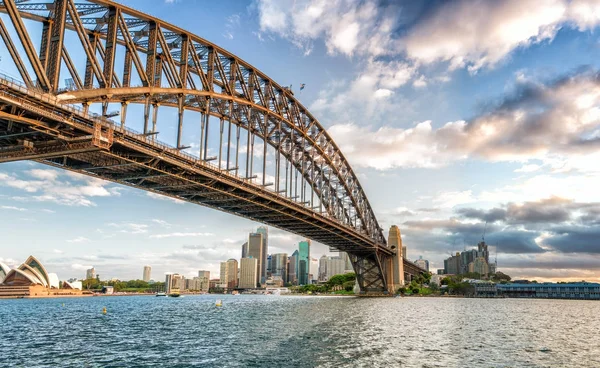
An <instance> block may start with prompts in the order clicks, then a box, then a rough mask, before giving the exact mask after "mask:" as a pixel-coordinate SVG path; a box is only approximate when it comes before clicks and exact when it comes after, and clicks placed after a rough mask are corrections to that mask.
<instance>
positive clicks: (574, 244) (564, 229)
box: [544, 226, 600, 253]
mask: <svg viewBox="0 0 600 368" xmlns="http://www.w3.org/2000/svg"><path fill="white" fill-rule="evenodd" d="M551 231H552V236H551V237H550V238H548V239H545V241H544V243H545V244H547V245H549V246H551V247H552V248H554V249H555V250H558V251H560V252H563V253H600V227H586V226H561V227H555V228H552V229H551Z"/></svg>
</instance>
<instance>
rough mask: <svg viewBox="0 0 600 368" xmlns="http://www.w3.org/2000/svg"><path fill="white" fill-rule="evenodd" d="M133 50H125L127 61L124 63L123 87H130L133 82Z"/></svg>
mask: <svg viewBox="0 0 600 368" xmlns="http://www.w3.org/2000/svg"><path fill="white" fill-rule="evenodd" d="M131 59H132V58H131V51H129V49H126V50H125V61H124V64H125V65H123V87H129V85H130V84H131Z"/></svg>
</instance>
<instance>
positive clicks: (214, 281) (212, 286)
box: [208, 279, 221, 289]
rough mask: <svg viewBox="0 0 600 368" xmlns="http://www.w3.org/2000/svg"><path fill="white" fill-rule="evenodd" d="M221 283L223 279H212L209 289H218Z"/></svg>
mask: <svg viewBox="0 0 600 368" xmlns="http://www.w3.org/2000/svg"><path fill="white" fill-rule="evenodd" d="M220 283H221V279H212V280H210V281H209V282H208V288H209V289H216V288H217V287H218V286H219V285H220Z"/></svg>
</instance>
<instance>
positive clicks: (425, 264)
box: [415, 256, 429, 272]
mask: <svg viewBox="0 0 600 368" xmlns="http://www.w3.org/2000/svg"><path fill="white" fill-rule="evenodd" d="M415 264H416V265H417V266H419V267H421V268H423V269H425V270H426V271H427V272H429V261H428V260H426V259H423V256H419V259H417V260H416V261H415Z"/></svg>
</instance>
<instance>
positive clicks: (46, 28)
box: [40, 8, 66, 70]
mask: <svg viewBox="0 0 600 368" xmlns="http://www.w3.org/2000/svg"><path fill="white" fill-rule="evenodd" d="M65 9H66V8H65ZM52 23H53V22H52V20H50V19H46V20H45V21H44V25H43V27H42V41H41V42H40V62H41V63H42V66H43V67H44V70H46V68H47V67H48V49H49V47H48V46H49V45H50V35H51V33H52Z"/></svg>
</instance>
